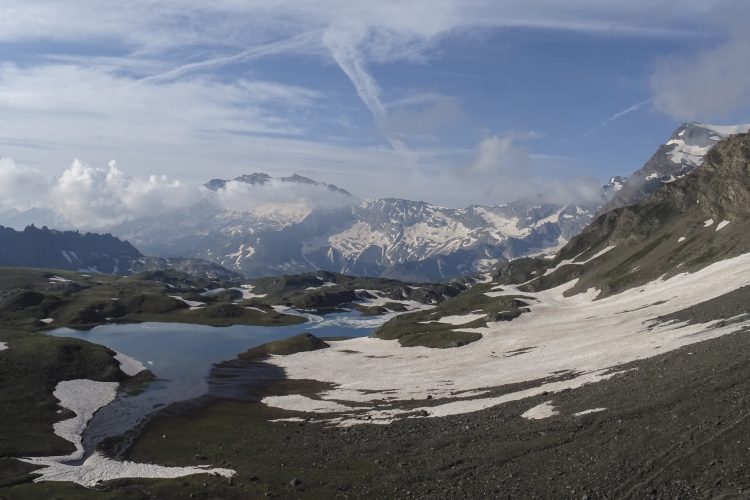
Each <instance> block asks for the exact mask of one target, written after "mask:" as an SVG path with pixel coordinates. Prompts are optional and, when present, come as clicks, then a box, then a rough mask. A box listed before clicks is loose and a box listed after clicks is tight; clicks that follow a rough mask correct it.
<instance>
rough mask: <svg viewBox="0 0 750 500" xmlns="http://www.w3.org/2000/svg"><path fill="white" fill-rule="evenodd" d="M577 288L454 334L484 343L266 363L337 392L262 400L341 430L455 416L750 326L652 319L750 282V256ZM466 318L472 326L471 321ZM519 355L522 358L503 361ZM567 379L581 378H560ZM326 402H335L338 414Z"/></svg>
mask: <svg viewBox="0 0 750 500" xmlns="http://www.w3.org/2000/svg"><path fill="white" fill-rule="evenodd" d="M575 283H576V281H575V280H574V281H571V282H569V283H567V284H565V285H563V286H560V287H558V288H556V289H551V290H546V291H543V292H539V293H536V294H530V293H526V292H524V295H527V296H535V298H536V299H537V301H538V302H536V303H534V304H532V305H531V312H529V313H526V314H523V315H522V316H520V317H519V318H517V319H515V320H513V321H511V322H497V323H490V324H488V326H487V327H486V328H476V329H464V328H460V327H456V329H457V330H460V331H476V332H480V333H482V334H483V337H482V339H480V340H479V341H477V342H474V343H471V344H468V345H466V346H463V347H460V348H453V349H429V348H425V347H409V348H404V347H401V346H400V345H399V344H398V342H397V341H387V340H381V339H376V338H357V339H352V340H347V341H339V342H330V344H331V347H330V348H328V349H323V350H319V351H314V352H306V353H299V354H294V355H291V356H274V357H272V358H271V359H269V362H270V363H272V364H274V365H276V366H278V367H280V368H283V369H284V370H285V371H286V373H287V376H288V377H289V378H290V379H313V380H319V381H323V382H330V383H332V384H335V388H334V389H332V390H329V391H326V392H323V393H320V394H318V395H317V396H315V397H317V398H319V399H320V400H321V401H319V402H316V403H314V404H313V403H311V402H310V401H309V399H310V398H304V399H301V398H298V397H295V396H285V397H281V398H280V397H273V398H266V399H264V400H263V402H264V403H265V404H267V405H269V406H275V407H279V408H283V409H287V410H297V411H303V412H311V413H318V414H319V418H320V419H321V420H325V421H328V422H329V423H331V424H335V425H341V426H348V425H353V424H358V423H387V422H390V421H393V420H394V419H397V418H405V417H408V418H416V417H417V415H420V416H427V417H436V416H445V415H455V414H461V413H467V412H472V411H476V410H480V409H483V408H488V407H491V406H495V405H498V404H501V403H504V402H508V401H515V400H520V399H523V398H527V397H531V396H536V395H539V394H542V393H544V392H547V393H550V394H554V393H556V392H559V391H562V390H565V389H570V388H576V387H580V386H582V385H584V384H588V383H594V382H598V381H600V380H604V379H607V378H610V377H613V376H617V374H618V373H620V372H621V369H619V372H618V368H617V367H618V366H619V365H622V364H625V363H629V362H631V361H635V360H639V359H645V358H649V357H653V356H656V355H659V354H662V353H664V352H667V351H671V350H674V349H677V348H680V347H682V346H686V345H689V344H693V343H696V342H700V341H703V340H708V339H711V338H716V337H719V336H722V335H725V334H728V333H732V332H735V331H737V330H739V329H741V328H742V327H743V326H745V325H750V319H749V318H737V319H736V322H734V323H733V324H728V323H730V322H719V321H713V322H710V323H705V324H686V323H675V322H671V323H668V324H665V323H659V322H656V321H654V320H655V319H656V318H657V317H659V316H662V315H666V314H670V313H673V312H676V311H680V310H682V309H685V308H687V307H690V306H693V305H695V304H698V303H701V302H704V301H707V300H710V299H712V298H715V297H718V296H720V295H723V294H725V293H728V292H731V291H733V290H736V289H737V288H740V287H742V286H744V285H747V284H749V283H750V254H745V255H741V256H739V257H736V258H733V259H728V260H725V261H722V262H718V263H715V264H712V265H711V266H708V267H706V268H704V269H703V270H701V271H698V272H695V273H692V274H685V273H683V274H679V275H676V276H674V277H672V278H670V279H666V280H664V279H660V280H656V281H654V282H651V283H649V284H646V285H644V286H641V287H636V288H633V289H631V290H628V291H625V292H623V293H621V294H619V295H614V296H610V297H607V298H603V299H601V300H595V299H596V298H597V296H598V295H599V292H598V290H595V289H590V290H589V291H588V292H587V293H583V294H579V295H576V296H572V297H564V296H563V294H564V292H565V291H566V290H569V289H570V288H572V287H573V286H574V285H575ZM505 288H506V289H505V290H504V291H502V292H500V291H498V292H494V293H495V294H497V295H501V294H510V295H512V294H516V293H519V292H518V291H516V290H514V289H513V288H512V287H505ZM466 319H467V322H468V320H469V319H470V317H467V318H466ZM451 320H454V318H451ZM455 321H458V320H455ZM521 349H525V350H526V352H524V353H522V354H518V355H513V356H507V355H506V354H507V353H510V352H512V351H516V352H517V351H518V350H521ZM561 373H568V374H570V373H572V374H575V376H574V377H571V378H569V379H566V380H560V379H559V378H557V379H556V378H555V377H556V376H559V374H561ZM529 381H538V385H536V386H534V387H531V388H528V389H525V390H523V391H517V392H511V393H507V394H504V395H502V396H496V397H491V396H489V395H487V394H485V393H486V392H487V390H488V389H491V388H494V387H499V386H505V385H508V384H515V383H521V382H529ZM465 391H468V392H465ZM428 396H432V398H433V400H432V401H430V404H429V405H425V406H423V407H420V408H416V409H414V408H410V409H409V410H408V411H406V410H403V409H400V408H399V407H398V405H397V404H395V402H397V401H399V400H412V399H415V400H426V399H427V397H428ZM326 402H331V403H335V408H336V409H335V410H334V409H333V406H329V405H327V404H326ZM436 403H437V404H436ZM342 406H349V410H348V411H343V408H342ZM316 408H318V409H316ZM331 412H336V413H335V414H332V413H331Z"/></svg>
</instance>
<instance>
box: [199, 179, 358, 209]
mask: <svg viewBox="0 0 750 500" xmlns="http://www.w3.org/2000/svg"><path fill="white" fill-rule="evenodd" d="M201 194H202V195H203V196H204V197H206V198H208V199H211V200H212V201H213V202H214V203H215V204H216V205H217V206H218V207H219V208H220V209H222V210H231V211H235V212H252V213H256V214H266V215H267V214H270V213H274V212H277V213H283V214H289V215H293V216H297V217H298V218H303V217H304V216H306V215H307V214H309V213H310V212H311V211H312V210H313V209H319V210H330V209H334V208H340V207H344V206H348V205H351V204H352V203H355V202H357V201H358V200H357V198H356V197H354V196H351V195H348V194H345V193H342V192H339V191H333V190H331V189H329V187H328V186H327V185H325V184H304V183H296V182H284V181H282V180H280V179H272V180H270V181H269V182H266V183H265V184H248V183H244V182H238V181H230V182H227V183H226V185H225V186H224V187H223V188H220V189H218V190H216V191H215V192H214V191H209V190H205V189H203V190H201Z"/></svg>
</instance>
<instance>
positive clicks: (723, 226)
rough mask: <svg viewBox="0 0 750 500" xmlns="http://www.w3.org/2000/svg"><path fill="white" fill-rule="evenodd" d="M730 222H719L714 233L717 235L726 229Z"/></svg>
mask: <svg viewBox="0 0 750 500" xmlns="http://www.w3.org/2000/svg"><path fill="white" fill-rule="evenodd" d="M730 222H731V221H728V220H723V221H721V222H719V225H718V226H716V232H717V233H718V232H719V231H721V230H722V229H724V228H725V227H727V226H728V225H729V224H730Z"/></svg>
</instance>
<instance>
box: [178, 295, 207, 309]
mask: <svg viewBox="0 0 750 500" xmlns="http://www.w3.org/2000/svg"><path fill="white" fill-rule="evenodd" d="M170 297H172V298H173V299H177V300H179V301H180V302H184V303H185V304H187V305H188V306H189V307H190V309H200V308H201V307H205V306H206V303H205V302H198V301H197V300H185V299H183V298H182V297H180V296H179V295H170Z"/></svg>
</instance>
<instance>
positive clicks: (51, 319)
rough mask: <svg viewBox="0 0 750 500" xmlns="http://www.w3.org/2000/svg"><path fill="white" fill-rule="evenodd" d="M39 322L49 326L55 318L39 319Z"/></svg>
mask: <svg viewBox="0 0 750 500" xmlns="http://www.w3.org/2000/svg"><path fill="white" fill-rule="evenodd" d="M39 321H40V322H42V323H44V324H45V325H49V324H50V323H52V322H53V321H55V318H44V319H40V320H39Z"/></svg>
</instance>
